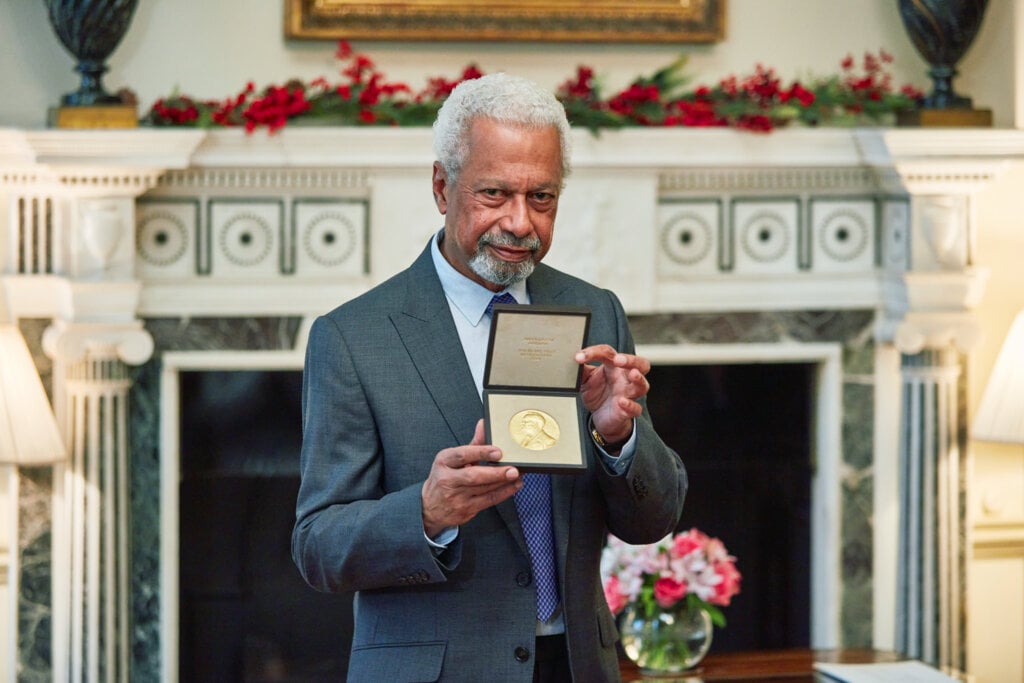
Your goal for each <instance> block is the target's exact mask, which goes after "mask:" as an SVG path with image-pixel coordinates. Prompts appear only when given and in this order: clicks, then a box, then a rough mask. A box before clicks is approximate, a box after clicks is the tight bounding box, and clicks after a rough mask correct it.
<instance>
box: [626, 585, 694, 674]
mask: <svg viewBox="0 0 1024 683" xmlns="http://www.w3.org/2000/svg"><path fill="white" fill-rule="evenodd" d="M619 631H620V633H621V636H622V648H623V650H625V652H626V656H627V657H629V658H630V659H631V660H633V662H635V663H636V665H637V667H638V668H639V669H640V671H641V672H642V673H644V674H651V675H658V674H674V673H681V672H684V671H688V670H690V669H693V668H694V667H696V666H697V664H698V663H699V662H700V661H701V660H702V659H704V655H706V654H707V653H708V649H709V648H710V647H711V636H712V634H713V626H712V624H711V617H710V616H709V615H708V613H707V612H706V611H704V610H703V609H700V608H690V607H688V606H687V604H686V600H680V601H679V602H678V603H677V604H675V605H673V606H672V607H667V608H661V607H659V608H657V609H655V610H654V613H653V614H648V613H647V611H646V610H645V609H644V606H643V605H642V604H637V603H634V604H632V605H629V606H628V607H626V609H625V610H624V611H623V613H622V620H621V621H620V624H619Z"/></svg>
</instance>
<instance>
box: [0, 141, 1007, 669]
mask: <svg viewBox="0 0 1024 683" xmlns="http://www.w3.org/2000/svg"><path fill="white" fill-rule="evenodd" d="M574 135H575V137H574V147H575V154H574V168H575V170H574V173H573V175H572V176H571V177H570V178H569V180H568V183H567V187H566V191H565V194H564V196H563V199H562V203H561V207H560V212H559V218H558V228H557V231H556V237H555V242H554V248H553V249H552V251H551V253H550V254H549V256H548V262H550V263H551V264H552V265H555V266H557V267H561V268H563V269H565V270H568V271H570V272H572V273H574V274H577V275H579V276H581V277H583V278H585V279H588V280H590V281H592V282H595V283H597V284H599V285H602V286H605V287H608V288H611V289H613V290H615V291H616V292H617V293H618V294H619V296H620V297H621V298H622V300H623V303H624V305H625V306H626V309H627V311H628V312H629V313H630V315H631V318H632V319H633V321H634V332H635V334H636V337H637V341H638V344H639V346H640V349H641V351H642V352H643V353H645V354H646V355H648V356H649V357H650V358H651V359H652V360H653V361H654V362H656V363H732V362H769V363H770V362H806V363H811V364H813V365H814V366H815V367H816V368H817V370H816V377H817V380H816V383H815V399H814V424H815V428H814V434H813V450H814V453H815V457H816V462H817V463H818V467H817V471H816V475H815V478H814V482H813V486H812V488H813V490H812V513H813V519H812V547H813V553H812V557H813V562H812V564H813V566H812V571H811V574H812V587H811V598H812V614H811V631H812V645H814V646H819V647H833V646H840V645H858V646H866V645H872V644H873V645H874V646H876V647H889V648H895V649H899V650H901V651H904V652H907V653H908V654H911V655H913V656H916V657H920V658H922V659H925V660H927V661H931V662H935V663H940V664H943V665H949V666H953V667H959V666H962V664H963V650H964V629H965V626H964V623H963V616H962V614H963V605H962V601H963V591H964V586H965V583H966V581H965V574H966V562H965V553H966V548H965V540H964V538H965V533H966V531H965V529H966V525H965V510H964V506H963V500H962V499H963V495H964V491H965V486H966V484H965V482H964V469H965V468H964V463H963V454H962V452H961V451H962V445H963V443H964V433H965V432H964V429H965V424H964V422H965V421H964V419H963V415H964V411H963V405H962V398H961V393H960V392H959V391H958V382H959V381H960V379H959V370H960V367H961V365H962V357H963V354H964V353H965V352H966V351H967V350H969V348H970V346H971V344H972V343H973V341H974V339H975V337H976V336H977V330H976V325H975V322H974V320H973V318H972V314H971V309H972V307H973V306H974V304H975V303H976V302H977V301H978V298H979V297H980V296H981V294H982V291H983V285H984V277H983V273H981V272H979V271H978V270H977V269H976V268H975V267H974V257H973V253H972V249H973V239H974V235H975V234H976V231H977V230H978V229H979V227H978V226H977V225H976V224H975V222H974V221H973V217H972V208H971V196H972V193H974V192H975V191H976V190H978V189H979V188H982V187H984V186H985V184H986V183H988V182H990V181H991V180H992V179H993V178H994V177H995V176H996V175H997V174H998V173H999V172H1000V169H1001V168H1002V166H1003V164H1004V163H1005V162H1006V160H1007V159H1009V158H1019V157H1022V156H1024V135H1022V134H1020V133H1018V132H1009V131H991V130H988V131H983V130H973V131H927V130H900V129H896V130H894V129H818V130H815V129H795V130H783V131H778V132H774V133H771V134H768V135H758V134H750V133H741V132H736V131H731V130H692V129H685V130H654V129H651V130H627V131H618V132H603V133H601V135H600V136H593V135H591V134H589V133H587V132H585V131H576V132H575V133H574ZM431 162H432V155H431V152H430V133H429V131H428V130H426V129H383V128H382V129H376V128H367V129H344V128H334V129H330V128H302V127H296V128H289V129H286V130H284V131H282V132H279V133H277V134H275V135H266V134H264V133H257V134H254V135H246V134H245V133H244V132H241V131H216V132H206V131H198V130H148V129H147V130H138V131H116V132H114V131H112V132H100V131H93V132H68V131H24V130H0V206H2V207H3V209H2V212H0V264H2V273H3V278H4V282H5V284H6V286H7V289H8V291H9V297H10V303H11V308H12V311H13V312H14V314H15V315H17V316H18V317H19V318H21V319H22V320H23V321H24V323H23V327H24V328H25V329H27V330H29V332H31V331H32V330H38V334H37V335H36V337H37V343H38V345H40V346H41V347H42V348H43V349H45V353H46V356H47V357H48V358H49V359H52V373H53V374H52V393H53V398H54V404H55V407H56V413H57V417H58V421H59V422H60V424H61V425H62V427H63V429H64V430H65V434H66V435H67V438H68V440H69V443H70V444H71V453H72V454H71V456H70V458H69V460H68V461H67V462H66V463H62V464H59V465H57V466H55V467H54V468H53V469H52V473H51V472H50V470H49V468H44V469H46V470H47V471H46V472H25V473H23V476H22V477H21V478H20V481H21V482H22V483H21V489H20V491H21V492H20V499H21V501H22V503H21V509H22V510H23V511H25V512H24V514H25V515H28V514H29V511H30V510H31V515H33V516H35V517H39V516H40V515H42V516H43V517H44V518H45V519H46V521H48V522H49V524H43V525H34V526H32V527H31V529H34V530H38V529H52V535H49V536H47V535H46V534H45V533H44V532H38V533H37V532H36V531H31V529H28V530H24V531H23V532H22V533H21V536H20V537H19V539H18V548H17V552H16V553H14V554H13V556H12V560H11V562H10V571H9V574H8V575H9V576H10V577H12V583H11V584H10V585H11V586H12V587H13V589H14V591H15V593H16V594H17V593H19V591H20V592H24V591H23V588H24V586H26V585H29V584H31V583H33V581H34V582H35V583H38V579H39V577H40V576H46V575H49V576H52V581H51V583H50V587H49V588H50V591H49V594H48V595H47V594H45V591H44V594H43V595H42V596H40V595H39V594H38V592H35V593H34V594H33V595H32V596H30V597H22V599H21V604H20V606H19V611H18V617H17V620H18V623H19V625H20V627H21V628H22V629H23V630H28V629H30V628H32V627H36V628H41V627H40V626H39V624H42V623H45V624H52V631H51V635H50V636H49V638H42V637H37V638H34V639H33V638H27V639H23V642H26V643H28V645H26V646H25V648H24V649H23V651H22V652H20V653H19V658H20V661H21V662H22V663H23V665H25V666H29V667H30V668H32V669H33V670H35V671H43V672H45V671H47V670H49V671H53V672H64V671H67V672H68V673H69V677H70V678H72V679H74V680H128V679H129V678H131V679H132V680H164V681H176V680H178V670H177V634H178V627H179V624H178V614H177V605H178V601H177V597H178V590H179V577H178V565H177V561H176V558H177V553H178V545H177V544H178V531H179V530H178V527H177V524H178V512H179V510H178V507H177V505H178V500H177V496H178V488H177V485H178V481H179V476H180V463H179V460H178V458H179V454H178V440H177V434H176V428H177V419H178V414H177V413H178V408H177V406H178V401H177V391H178V378H179V374H180V373H181V372H184V371H189V370H194V369H245V368H292V369H297V368H300V367H301V359H302V350H303V344H304V339H305V330H306V329H307V326H308V324H309V323H310V322H311V320H312V316H315V315H317V314H319V313H321V312H324V311H327V310H329V309H330V308H333V307H334V306H335V305H337V304H338V303H340V302H341V301H343V300H345V299H348V298H351V297H353V296H356V295H358V294H359V293H361V292H363V291H366V289H368V288H369V287H371V286H373V285H374V284H375V283H377V282H380V281H382V280H383V279H385V278H386V277H388V276H390V275H391V274H393V273H394V272H396V271H397V270H399V269H400V268H402V267H404V266H405V265H406V264H408V263H409V262H410V261H411V260H412V259H413V258H414V257H415V256H416V255H417V254H418V253H419V251H420V250H421V249H422V248H423V245H424V244H425V241H426V240H427V238H428V237H429V235H431V234H432V233H433V232H434V231H436V229H437V228H438V227H439V225H440V220H439V217H438V215H437V213H436V210H435V209H434V207H433V203H432V199H431V194H430V187H429V178H430V165H431ZM33 325H34V326H33ZM44 330H45V331H44ZM29 336H30V337H31V336H32V335H31V334H29ZM15 494H16V495H19V494H18V492H15ZM23 526H24V525H23ZM851 547H856V548H860V549H866V550H865V552H866V557H867V558H868V559H867V560H863V559H862V560H861V565H860V566H857V567H854V566H852V565H851V561H850V560H848V559H847V558H848V557H849V556H850V555H853V554H855V553H847V552H845V551H846V550H848V549H850V548H851ZM101 548H102V549H103V552H99V549H101ZM40 562H42V565H44V566H45V571H46V572H47V573H46V574H43V573H41V572H43V571H44V570H42V569H39V566H40ZM33 572H39V573H36V574H33ZM918 577H923V578H920V579H919V578H918ZM40 614H42V615H43V616H44V617H45V618H44V619H42V620H40V618H39V615H40ZM33 615H34V616H33ZM140 652H142V653H144V654H139V653H140Z"/></svg>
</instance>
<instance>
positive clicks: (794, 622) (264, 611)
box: [179, 364, 814, 682]
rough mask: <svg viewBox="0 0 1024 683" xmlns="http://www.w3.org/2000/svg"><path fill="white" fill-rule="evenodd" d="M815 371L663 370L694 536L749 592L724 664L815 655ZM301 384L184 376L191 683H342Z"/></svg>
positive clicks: (655, 410)
mask: <svg viewBox="0 0 1024 683" xmlns="http://www.w3.org/2000/svg"><path fill="white" fill-rule="evenodd" d="M813 377H814V367H813V366H811V365H806V364H752V365H699V366H698V365H658V366H655V367H654V368H653V369H652V370H651V374H650V380H651V385H652V389H651V395H650V408H651V411H652V417H653V419H654V423H655V425H656V426H657V427H658V430H659V432H660V433H661V434H662V436H663V437H664V438H665V440H666V441H667V442H668V443H669V444H671V445H672V446H673V447H674V448H675V449H676V450H678V451H679V452H680V453H681V454H682V456H683V458H684V461H685V462H686V466H687V469H688V472H689V475H690V493H689V496H688V498H687V503H686V508H685V510H684V513H683V518H682V520H681V521H680V524H679V528H680V529H681V530H682V529H689V528H691V527H697V528H699V529H700V530H701V531H703V532H705V533H707V534H709V535H711V536H717V537H718V538H720V539H721V540H722V541H723V542H724V543H725V545H726V547H727V548H728V549H729V551H730V552H731V553H732V554H733V555H735V556H736V557H737V558H738V562H737V566H738V568H739V570H740V572H741V573H742V575H743V582H742V591H741V593H740V594H739V595H737V596H736V597H735V598H733V601H732V604H731V605H730V606H729V607H727V608H725V610H724V612H725V616H726V619H727V620H728V625H727V627H726V628H724V629H717V630H716V633H715V639H714V644H713V646H712V651H715V652H726V651H731V650H748V649H774V648H786V647H799V646H805V647H806V646H808V645H809V643H810V491H811V488H810V487H811V476H812V457H811V448H810V443H811V424H812V423H811V419H812V397H813ZM301 383H302V378H301V373H300V372H298V371H218V372H209V371H202V372H183V373H181V416H182V417H181V426H180V431H181V442H180V443H181V468H182V481H181V490H180V495H181V497H180V506H181V508H180V509H181V512H180V514H181V539H180V542H181V560H180V572H181V595H180V615H181V623H180V630H181V632H180V662H179V665H180V678H181V680H183V681H197V682H198V681H260V682H270V681H338V680H344V676H345V671H346V669H347V663H348V639H349V634H350V633H351V624H352V614H351V606H352V601H351V597H350V596H346V595H328V594H322V593H318V592H316V591H313V590H312V589H310V588H309V587H308V586H306V584H305V583H304V582H303V581H302V579H301V577H300V576H299V574H298V572H297V570H296V569H295V567H294V565H293V564H292V561H291V555H290V550H289V546H290V535H291V527H292V522H293V519H294V505H295V496H296V493H297V491H298V453H299V446H300V425H301V416H300V396H301Z"/></svg>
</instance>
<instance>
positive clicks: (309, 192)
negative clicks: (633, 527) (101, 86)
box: [0, 127, 1024, 334]
mask: <svg viewBox="0 0 1024 683" xmlns="http://www.w3.org/2000/svg"><path fill="white" fill-rule="evenodd" d="M430 135H431V132H430V130H429V129H426V128H403V129H398V128H316V127H290V128H286V129H284V130H281V131H279V132H277V133H274V134H268V133H266V132H262V131H258V132H256V133H253V134H246V133H245V132H244V131H242V130H209V131H203V130H187V129H185V130H182V129H139V130H124V131H62V130H15V129H0V201H3V203H4V204H5V205H6V211H5V212H4V213H3V217H2V222H0V228H2V232H3V233H4V239H3V240H2V242H0V263H2V264H3V273H4V276H5V277H6V279H7V281H8V286H9V289H10V290H11V292H12V294H11V298H12V306H13V308H14V310H15V312H16V313H17V314H18V315H21V316H28V317H57V318H64V319H83V318H85V319H93V318H107V319H109V318H122V319H131V318H133V317H135V316H136V315H142V316H161V315H243V314H244V315H259V314H284V313H300V314H305V315H309V314H313V313H316V312H320V311H323V310H326V309H328V308H329V307H331V306H333V305H334V304H336V303H337V301H339V300H343V299H346V298H350V297H351V296H354V295H356V294H358V293H360V292H362V291H365V290H366V289H367V288H369V287H370V286H372V285H373V284H376V283H377V282H380V281H381V280H383V279H385V278H386V277H388V276H390V275H391V274H393V273H394V272H396V271H397V270H398V269H400V268H401V267H403V266H404V264H406V263H408V262H409V261H410V260H411V258H412V257H413V256H415V254H416V253H418V251H419V250H420V249H421V248H422V245H423V243H424V241H425V240H426V237H427V236H428V235H429V234H431V233H432V232H433V231H434V230H436V229H437V228H438V227H439V225H440V218H439V216H438V215H437V212H436V209H435V208H434V207H433V204H432V200H431V197H430V192H429V173H430V166H431V163H432V161H433V155H432V152H431V144H430ZM573 147H574V173H573V175H572V176H571V177H570V178H569V179H568V182H567V186H566V190H565V192H564V195H563V200H562V203H561V207H560V215H559V230H558V236H557V238H556V240H555V246H554V248H553V250H552V252H551V254H550V255H549V257H548V262H549V263H551V264H553V265H556V266H560V267H563V268H565V269H567V270H570V271H571V272H574V273H577V274H579V275H581V276H582V277H585V278H587V279H590V280H593V281H595V282H597V283H598V284H602V285H605V286H608V287H611V288H614V289H615V290H616V291H617V292H618V293H619V295H620V296H621V297H622V299H623V302H624V304H625V305H626V307H627V309H628V310H629V311H630V312H637V313H654V312H674V311H709V310H756V309H760V308H765V307H769V308H774V309H777V310H800V309H815V308H865V307H884V308H885V309H886V310H887V311H889V312H890V315H889V318H891V319H892V320H893V321H894V322H893V324H892V325H889V328H891V332H890V333H887V334H895V328H896V324H897V323H898V321H900V320H902V318H903V317H905V313H906V311H907V310H909V308H910V307H911V305H912V302H911V300H912V299H914V298H918V299H919V298H921V296H922V294H921V287H922V286H921V285H919V284H918V282H919V281H920V278H918V280H917V281H915V282H914V283H911V282H909V279H908V278H906V277H905V273H907V272H911V271H926V272H928V273H929V274H930V275H929V281H930V282H931V283H932V285H934V286H930V287H928V288H927V293H926V294H924V296H926V297H929V296H930V297H931V299H934V298H935V293H936V292H938V296H939V297H944V298H946V299H948V301H946V302H945V303H943V304H942V306H944V307H946V308H949V309H956V310H963V308H964V307H965V301H963V300H957V297H960V296H961V294H962V292H964V291H967V290H970V291H971V292H975V293H976V291H977V289H978V287H976V286H974V285H973V284H972V283H974V282H977V281H978V279H979V276H978V273H976V272H975V271H974V263H973V260H972V257H971V255H970V254H969V253H968V252H969V249H968V246H969V243H970V236H969V234H968V231H967V230H966V220H967V217H968V214H969V207H967V206H966V202H967V198H968V197H969V196H970V195H971V194H972V193H973V192H974V191H976V190H978V189H980V188H982V187H984V186H985V185H986V184H987V183H988V182H990V181H991V180H992V179H993V178H994V177H996V176H997V175H998V173H999V172H1000V170H1001V169H1002V168H1003V167H1004V166H1005V164H1006V163H1007V162H1008V161H1009V160H1011V159H1019V158H1024V133H1022V132H1019V131H1005V130H967V131H964V130H956V131H952V130H924V129H886V128H850V129H844V128H821V129H801V128H794V129H786V130H779V131H776V132H773V133H770V134H754V133H747V132H739V131H735V130H725V129H626V130H619V131H601V132H600V133H599V134H596V135H595V134H591V133H590V132H587V131H584V130H575V131H574V135H573ZM937 197H944V199H942V200H941V201H940V200H937V199H936V198H937ZM331 201H334V202H336V204H335V205H333V206H325V203H329V202H331ZM247 202H254V204H251V205H249V206H247V205H246V203H247ZM268 202H271V203H272V202H277V203H278V204H277V206H276V207H273V206H268ZM914 202H917V203H920V204H922V206H923V204H928V210H927V211H925V210H923V209H922V210H920V211H917V210H914V211H911V209H910V207H911V204H912V203H914ZM318 204H319V205H320V206H321V208H324V209H325V211H317V209H316V206H317V205H318ZM254 207H255V211H251V210H250V209H252V208H254ZM154 214H155V215H156V218H155V219H154V218H153V215H154ZM243 214H244V215H246V216H247V218H246V219H245V220H251V221H254V222H253V223H252V225H254V226H257V228H258V229H259V230H263V231H269V237H268V238H267V239H268V241H269V243H268V244H266V245H263V246H266V247H267V248H268V249H269V250H270V251H269V255H268V256H267V257H266V260H265V261H263V262H261V263H259V264H250V265H253V266H254V267H250V268H248V269H247V268H246V267H244V266H239V265H238V264H237V263H234V264H232V263H231V258H232V255H231V254H230V253H226V252H224V249H230V246H231V245H225V244H224V240H228V239H231V238H232V237H234V236H233V235H229V234H228V233H230V231H231V228H230V227H227V228H226V227H225V226H229V225H230V224H232V221H234V225H236V226H237V225H238V220H241V219H240V218H239V216H241V215H243ZM912 217H913V219H912ZM153 220H156V221H157V222H156V223H153V222H152V221H153ZM161 220H163V221H165V223H164V224H163V227H162V228H161V227H160V225H161V224H160V221H161ZM325 220H326V221H327V222H326V223H325V222H324V221H325ZM166 221H170V222H169V223H167V222H166ZM332 221H333V223H332ZM168 229H170V230H171V232H168ZM338 229H340V230H343V231H344V230H347V231H349V232H352V231H354V232H355V233H357V234H349V235H348V239H349V244H348V245H347V247H348V248H350V251H351V253H349V254H347V256H346V258H345V260H344V263H341V262H339V261H338V259H339V258H340V257H341V256H342V255H343V254H341V253H340V251H339V250H338V249H337V248H335V251H334V252H331V253H319V254H318V253H316V248H317V245H311V244H310V243H309V240H310V239H312V238H317V237H319V238H326V235H327V233H326V232H324V231H328V232H330V234H331V236H332V237H336V236H338V235H340V234H341V233H339V232H337V230H338ZM225 230H226V231H227V232H225ZM101 231H102V233H103V234H102V237H100V234H99V233H100V232H101ZM218 231H220V232H218ZM304 231H305V232H304ZM755 233H756V234H758V235H760V237H756V236H755ZM939 233H941V235H940V234H939ZM169 236H170V237H173V238H175V239H181V240H184V241H185V242H186V244H185V245H184V246H185V251H184V252H183V254H182V255H181V258H180V259H179V260H177V261H175V262H173V263H169V262H168V258H169V256H170V255H169V254H164V253H163V252H161V253H160V254H159V255H158V256H154V258H153V259H152V260H155V261H156V263H153V262H147V260H146V258H145V257H146V254H147V253H149V254H150V255H151V256H152V255H153V254H152V252H153V249H155V248H156V247H155V245H151V244H148V243H146V242H145V240H146V239H152V238H155V237H159V238H160V239H164V240H166V239H168V237H169ZM839 237H843V238H844V239H845V240H846V241H845V242H841V241H838V239H839ZM304 238H305V240H306V241H305V243H303V239H304ZM859 242H863V243H864V244H862V245H861V247H862V248H860V249H859V250H858V249H855V247H856V246H857V244H858V243H859ZM335 244H336V243H335ZM303 246H305V247H307V248H306V249H303V248H302V247H303ZM149 247H153V249H150V248H149ZM922 247H923V248H922ZM936 249H938V250H940V251H941V250H943V249H946V250H947V252H948V253H947V252H944V253H938V252H937V251H936ZM950 249H951V250H952V251H948V250H950ZM41 250H42V251H41ZM147 250H148V251H147ZM204 250H206V251H204ZM235 256H237V254H235ZM249 260H251V259H249ZM187 261H191V262H192V263H191V266H192V267H188V264H187V263H186V262H187ZM242 261H245V262H246V263H248V261H247V260H246V259H244V258H243V259H242ZM221 264H224V265H225V267H223V268H220V267H219V266H220V265H221ZM325 264H327V265H325ZM235 266H237V267H235ZM936 273H938V274H940V278H939V279H940V280H941V282H942V284H936V283H935V279H936V277H935V275H936ZM908 288H911V289H914V290H915V291H916V292H917V293H916V294H915V295H914V296H911V294H913V292H911V293H910V294H908ZM972 296H974V294H972ZM113 300H116V303H103V302H105V301H111V302H112V301H113ZM933 304H934V301H933V300H932V301H930V303H929V307H930V308H935V306H934V305H933Z"/></svg>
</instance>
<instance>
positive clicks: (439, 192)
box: [430, 161, 448, 216]
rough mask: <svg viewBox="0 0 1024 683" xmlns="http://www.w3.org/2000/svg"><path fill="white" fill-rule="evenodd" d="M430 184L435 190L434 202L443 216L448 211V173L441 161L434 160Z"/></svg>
mask: <svg viewBox="0 0 1024 683" xmlns="http://www.w3.org/2000/svg"><path fill="white" fill-rule="evenodd" d="M430 185H431V189H432V190H433V192H434V204H436V205H437V210H438V211H440V212H441V215H442V216H443V215H444V214H446V213H448V175H447V174H446V173H445V172H444V168H443V167H442V166H441V162H440V161H435V162H434V171H433V176H432V177H431V182H430Z"/></svg>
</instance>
